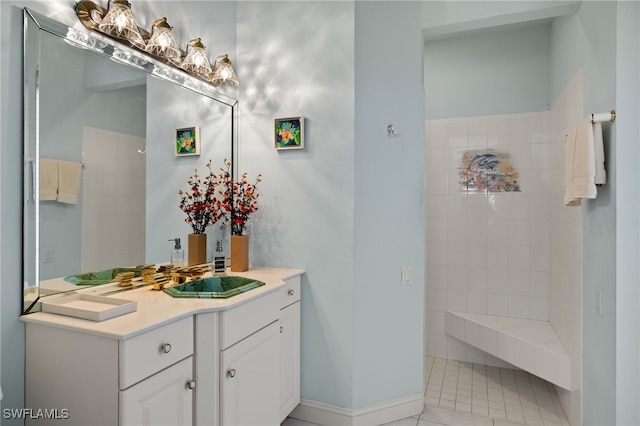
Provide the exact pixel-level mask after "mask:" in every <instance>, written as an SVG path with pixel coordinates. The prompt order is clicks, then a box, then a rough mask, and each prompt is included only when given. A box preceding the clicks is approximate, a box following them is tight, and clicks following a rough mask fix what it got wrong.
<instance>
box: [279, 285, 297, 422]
mask: <svg viewBox="0 0 640 426" xmlns="http://www.w3.org/2000/svg"><path fill="white" fill-rule="evenodd" d="M282 295H283V296H282V302H281V306H282V307H281V309H280V321H279V322H280V421H281V422H282V421H284V419H285V418H286V417H287V416H288V415H289V413H291V411H292V410H293V409H294V408H295V407H296V406H297V405H298V404H299V403H300V277H295V278H292V279H290V280H288V281H287V282H286V285H285V288H284V290H283V292H282Z"/></svg>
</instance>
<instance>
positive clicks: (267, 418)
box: [220, 321, 280, 426]
mask: <svg viewBox="0 0 640 426" xmlns="http://www.w3.org/2000/svg"><path fill="white" fill-rule="evenodd" d="M279 336H280V331H279V324H278V322H277V321H276V322H273V323H271V324H270V325H268V326H266V327H264V328H263V329H261V330H259V331H257V332H255V333H254V334H252V335H251V336H249V337H247V338H245V339H244V340H241V341H239V342H238V343H236V344H235V345H233V346H231V347H229V348H228V349H225V350H224V351H221V353H220V379H221V392H220V424H221V425H224V426H234V425H237V426H240V425H241V426H251V425H256V426H265V425H279V424H280V338H279Z"/></svg>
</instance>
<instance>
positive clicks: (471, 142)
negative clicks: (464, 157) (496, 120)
mask: <svg viewBox="0 0 640 426" xmlns="http://www.w3.org/2000/svg"><path fill="white" fill-rule="evenodd" d="M467 146H468V147H469V149H478V148H486V147H487V119H486V118H485V117H481V118H470V119H468V120H467Z"/></svg>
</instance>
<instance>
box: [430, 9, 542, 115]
mask: <svg viewBox="0 0 640 426" xmlns="http://www.w3.org/2000/svg"><path fill="white" fill-rule="evenodd" d="M550 29H551V23H550V22H549V21H543V22H542V23H535V24H533V23H532V24H528V25H526V26H525V25H522V24H520V25H509V26H505V27H498V28H493V29H487V30H482V31H475V32H465V33H462V34H460V35H454V36H451V37H448V38H438V39H436V40H429V39H427V40H426V42H425V48H424V64H425V66H424V81H425V92H426V117H427V118H428V119H439V118H455V117H474V116H480V115H493V114H509V113H520V112H533V111H545V110H547V109H548V108H549V98H548V93H549V90H548V85H549V60H550V50H549V49H550V44H549V43H550Z"/></svg>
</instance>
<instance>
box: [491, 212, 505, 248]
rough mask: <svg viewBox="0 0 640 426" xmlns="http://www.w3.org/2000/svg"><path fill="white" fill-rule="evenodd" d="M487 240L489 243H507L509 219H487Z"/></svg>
mask: <svg viewBox="0 0 640 426" xmlns="http://www.w3.org/2000/svg"><path fill="white" fill-rule="evenodd" d="M487 242H489V243H501V244H508V243H509V219H493V218H490V219H489V220H488V229H487Z"/></svg>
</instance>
